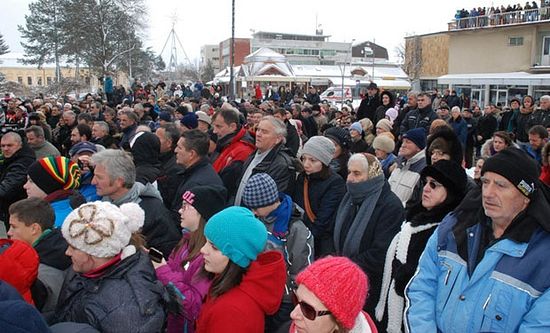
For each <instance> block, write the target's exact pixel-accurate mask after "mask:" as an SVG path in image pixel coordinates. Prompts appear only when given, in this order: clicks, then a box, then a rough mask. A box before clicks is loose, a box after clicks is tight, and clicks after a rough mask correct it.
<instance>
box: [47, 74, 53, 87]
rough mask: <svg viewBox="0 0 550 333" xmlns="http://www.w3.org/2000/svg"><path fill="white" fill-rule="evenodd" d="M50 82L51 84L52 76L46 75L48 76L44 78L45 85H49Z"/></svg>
mask: <svg viewBox="0 0 550 333" xmlns="http://www.w3.org/2000/svg"><path fill="white" fill-rule="evenodd" d="M50 84H52V78H51V76H48V77H47V78H46V85H48V86H49V85H50Z"/></svg>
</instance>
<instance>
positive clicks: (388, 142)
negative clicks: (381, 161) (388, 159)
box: [372, 135, 395, 154]
mask: <svg viewBox="0 0 550 333" xmlns="http://www.w3.org/2000/svg"><path fill="white" fill-rule="evenodd" d="M372 148H374V149H380V150H382V151H384V152H386V153H387V154H389V153H392V152H393V150H394V149H395V141H393V140H392V139H391V138H390V137H389V136H387V135H378V136H376V137H375V138H374V141H373V142H372Z"/></svg>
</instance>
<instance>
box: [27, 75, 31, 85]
mask: <svg viewBox="0 0 550 333" xmlns="http://www.w3.org/2000/svg"><path fill="white" fill-rule="evenodd" d="M27 85H29V86H32V77H30V76H27Z"/></svg>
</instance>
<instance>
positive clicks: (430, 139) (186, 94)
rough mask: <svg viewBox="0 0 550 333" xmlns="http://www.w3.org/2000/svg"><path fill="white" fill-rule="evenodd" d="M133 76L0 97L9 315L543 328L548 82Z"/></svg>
mask: <svg viewBox="0 0 550 333" xmlns="http://www.w3.org/2000/svg"><path fill="white" fill-rule="evenodd" d="M147 87H148V88H147V89H143V88H142V86H141V85H140V84H136V85H135V86H134V87H132V89H131V90H130V91H131V92H130V93H129V92H128V91H127V90H125V89H122V90H121V91H124V94H121V95H120V96H122V95H125V96H124V98H122V99H121V98H119V97H117V96H116V94H114V95H108V94H109V92H106V94H105V95H97V94H88V95H86V96H85V97H84V98H83V100H82V101H77V100H74V99H70V98H64V99H58V98H54V97H48V96H39V97H36V98H34V99H32V100H26V99H21V98H17V97H15V96H10V95H9V94H8V95H6V97H5V98H4V100H3V102H2V103H3V104H5V105H4V106H3V108H2V109H1V110H0V122H1V125H2V129H3V130H2V137H1V139H0V148H1V151H2V156H1V157H2V158H1V159H0V219H1V220H2V221H3V223H0V228H1V229H3V228H5V229H6V230H5V232H2V230H1V229H0V267H2V269H1V270H0V328H2V331H4V330H6V331H10V332H11V331H18V332H19V331H21V332H23V331H29V332H98V331H99V332H132V331H135V332H182V331H183V332H316V333H317V332H403V331H407V332H436V331H442V332H444V331H460V332H479V331H528V332H531V331H533V332H536V331H540V332H542V331H546V330H547V329H549V328H550V319H549V318H550V317H548V316H547V315H545V314H544V313H545V311H546V306H548V303H549V297H550V291H549V290H550V289H549V288H550V279H549V278H548V277H549V276H550V274H549V273H550V264H549V263H548V261H547V260H545V257H546V253H547V250H548V249H549V248H550V234H549V233H550V224H548V222H545V221H547V220H546V217H547V216H548V215H549V214H550V202H549V200H550V192H549V191H548V188H547V186H548V185H550V163H549V160H548V157H549V156H550V143H547V141H548V130H549V129H550V96H543V97H541V98H540V100H539V101H535V100H534V98H533V97H531V96H521V98H513V99H512V100H511V101H509V103H508V104H509V105H508V106H506V107H505V108H501V106H499V105H493V104H488V105H485V106H484V107H483V110H482V109H481V107H480V106H479V105H478V104H477V102H476V101H470V100H468V99H467V98H465V97H464V96H462V97H459V96H457V94H456V92H455V91H452V90H445V91H444V92H443V94H441V95H440V94H439V93H438V91H433V92H414V91H411V92H408V93H407V94H406V95H404V96H397V95H396V94H395V93H393V92H392V91H388V90H383V89H380V88H379V87H378V86H377V85H376V84H375V83H371V84H369V85H368V87H367V88H365V89H363V90H361V98H362V100H361V103H360V105H359V107H358V108H356V109H353V108H352V106H350V105H346V104H344V105H342V107H340V108H338V107H337V106H334V105H329V104H324V103H321V101H320V98H319V92H318V91H317V89H316V88H315V87H313V86H309V87H307V88H306V89H302V88H301V87H293V88H289V87H286V86H281V87H278V88H276V87H273V86H268V87H266V90H265V91H262V89H261V87H260V86H257V87H256V89H255V91H254V94H253V96H252V98H251V99H250V100H240V101H231V102H228V101H227V99H226V98H225V97H224V96H223V89H222V88H221V87H210V88H205V87H204V86H202V85H201V84H194V85H193V84H187V85H185V84H183V85H178V84H175V83H174V84H171V85H169V86H168V85H166V84H164V83H159V84H157V85H155V86H153V85H147ZM3 234H4V235H3Z"/></svg>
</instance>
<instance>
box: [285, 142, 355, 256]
mask: <svg viewBox="0 0 550 333" xmlns="http://www.w3.org/2000/svg"><path fill="white" fill-rule="evenodd" d="M335 151H336V147H335V145H334V143H333V142H332V141H331V140H330V139H328V138H326V137H323V136H314V137H312V138H311V139H309V140H308V141H307V142H306V144H305V145H304V149H303V150H302V157H301V159H302V165H303V169H304V171H303V172H301V173H300V174H299V175H298V179H297V181H296V190H295V192H294V196H293V199H294V202H295V203H296V204H297V205H298V206H300V207H302V208H303V209H304V210H305V213H304V217H303V221H304V224H305V225H306V226H307V227H308V228H309V230H311V233H312V234H313V236H314V237H315V243H314V244H315V258H319V257H324V256H325V255H327V254H330V253H333V251H334V241H333V240H332V236H333V232H334V217H335V216H336V210H337V209H338V205H339V204H340V201H341V200H342V198H343V197H344V194H345V193H346V183H345V181H344V180H343V179H342V177H340V176H339V175H338V174H336V172H334V171H333V170H332V169H331V168H330V167H329V164H330V161H331V160H332V157H333V156H334V152H335Z"/></svg>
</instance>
